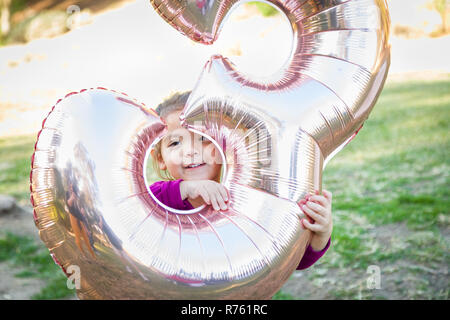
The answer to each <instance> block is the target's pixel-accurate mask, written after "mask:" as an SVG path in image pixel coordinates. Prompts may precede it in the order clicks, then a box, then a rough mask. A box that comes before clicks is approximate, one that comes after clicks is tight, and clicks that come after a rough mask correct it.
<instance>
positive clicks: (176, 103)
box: [152, 91, 191, 180]
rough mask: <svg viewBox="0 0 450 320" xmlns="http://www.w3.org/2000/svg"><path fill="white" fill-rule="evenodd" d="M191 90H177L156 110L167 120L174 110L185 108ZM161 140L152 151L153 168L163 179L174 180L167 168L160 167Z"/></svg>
mask: <svg viewBox="0 0 450 320" xmlns="http://www.w3.org/2000/svg"><path fill="white" fill-rule="evenodd" d="M190 94H191V91H185V92H176V93H174V94H172V95H170V96H169V97H167V98H166V99H164V101H163V102H162V103H160V104H159V105H158V106H157V107H156V109H155V111H156V113H157V114H158V115H159V116H160V117H161V118H162V119H163V120H166V118H167V116H168V115H169V114H171V113H172V112H174V111H179V110H183V109H184V106H185V105H186V102H187V100H188V98H189V95H190ZM161 141H162V140H160V141H159V142H158V143H157V144H156V145H155V147H154V150H155V152H152V158H153V161H152V165H153V170H154V171H155V172H156V174H157V175H158V176H159V177H160V178H161V179H163V180H174V178H173V177H172V176H171V175H170V173H169V172H168V171H167V170H161V169H160V168H159V161H160V159H161V158H162V155H161Z"/></svg>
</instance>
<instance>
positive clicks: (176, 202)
mask: <svg viewBox="0 0 450 320" xmlns="http://www.w3.org/2000/svg"><path fill="white" fill-rule="evenodd" d="M182 181H183V180H182V179H179V180H171V181H158V182H155V183H153V184H152V185H151V186H150V190H151V192H152V193H153V195H154V196H155V197H156V198H157V199H158V200H159V201H161V202H162V203H164V204H165V205H166V206H168V207H171V208H174V209H177V210H191V209H194V208H193V207H192V205H191V204H190V203H189V202H188V201H183V198H182V197H181V193H180V183H181V182H182Z"/></svg>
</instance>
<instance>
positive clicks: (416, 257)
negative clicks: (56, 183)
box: [0, 76, 450, 299]
mask: <svg viewBox="0 0 450 320" xmlns="http://www.w3.org/2000/svg"><path fill="white" fill-rule="evenodd" d="M449 122H450V76H449V77H448V78H447V79H446V80H439V81H414V80H411V81H408V82H402V83H394V82H393V83H388V85H387V86H386V87H385V89H384V91H383V93H382V95H381V97H380V99H379V101H378V104H377V106H376V107H375V109H374V111H373V112H372V113H371V115H370V117H369V119H368V120H367V121H366V123H365V125H364V128H363V129H362V130H361V131H360V133H359V134H358V136H357V137H356V139H355V140H353V141H352V142H351V143H350V144H349V145H348V146H347V147H346V148H344V150H343V151H342V152H341V153H339V154H338V155H337V156H336V158H334V159H333V160H332V161H331V162H330V163H329V165H328V167H327V168H326V170H325V172H324V179H323V184H324V188H326V189H328V190H330V191H332V192H333V196H334V200H333V219H334V231H333V236H332V246H331V248H330V249H329V250H328V252H327V254H326V255H325V256H324V257H323V258H322V259H321V260H320V261H319V262H318V263H316V265H314V266H313V267H311V268H310V269H308V270H305V271H303V274H304V277H302V278H304V279H306V280H302V281H307V284H308V285H309V288H312V289H314V290H315V291H319V292H321V294H320V295H318V296H320V297H323V298H327V299H392V298H397V299H448V293H449V292H448V277H447V273H446V272H447V271H446V270H447V268H448V265H449V264H450V260H449V254H448V252H449V250H448V249H449V238H448V230H449V223H450V217H449V207H450V204H449V186H450V181H449V180H450V179H449V178H450V176H449V172H450V161H449V158H450V154H449V150H450V141H449V138H448V136H449V135H448V132H449V128H450V123H449ZM34 142H35V136H31V137H30V136H27V137H16V138H8V139H0V193H3V194H9V195H12V196H14V197H15V198H17V199H18V200H19V201H20V203H21V204H25V205H28V203H29V200H28V199H29V184H28V179H29V170H30V156H31V154H32V152H33V145H34ZM0 241H3V242H1V243H0V247H2V248H3V247H4V246H10V245H11V243H13V244H14V243H16V245H13V247H12V248H19V249H17V250H15V251H14V250H13V249H11V250H13V251H11V250H10V251H7V252H5V253H4V254H2V255H1V256H0V260H3V261H9V262H10V263H15V264H21V265H30V263H32V264H33V265H34V264H37V265H41V266H42V268H43V269H42V270H43V271H42V272H41V271H39V272H40V273H42V274H36V273H33V272H31V271H23V272H22V273H21V274H19V276H31V277H43V276H45V277H47V275H46V274H47V273H46V272H47V271H48V270H54V269H48V268H54V267H55V265H54V264H53V261H52V260H51V259H50V258H48V259H45V258H44V256H45V255H46V254H45V253H46V251H45V250H44V249H45V247H44V245H43V244H42V243H38V244H35V243H31V242H30V241H29V239H28V240H27V239H23V238H20V237H17V236H14V235H8V236H7V237H6V238H3V239H0ZM4 243H5V245H4ZM22 247H23V248H24V249H23V250H22V249H20V248H22ZM8 250H9V249H8ZM42 250H44V251H42ZM30 260H31V261H32V262H30ZM369 266H378V267H379V268H380V270H381V277H382V278H381V279H382V280H381V286H382V289H381V290H373V289H368V288H367V285H366V280H367V278H368V273H367V268H368V267H369ZM36 269H37V270H41V269H39V268H35V270H36ZM45 270H47V271H45ZM46 279H48V281H49V287H48V288H46V289H45V290H43V292H42V293H41V294H40V295H38V296H36V298H58V297H63V296H64V295H67V294H72V292H71V291H69V290H64V289H61V287H63V286H65V278H64V275H63V274H62V272H61V271H59V272H53V275H48V278H46ZM55 283H59V285H55ZM54 287H57V288H58V289H52V288H54ZM305 291H308V290H305ZM311 292H312V291H311ZM315 297H317V296H314V295H312V294H309V293H308V292H304V293H302V294H296V295H295V296H294V295H292V294H289V293H286V292H281V291H280V292H279V293H278V294H277V295H276V296H275V297H274V299H308V298H315Z"/></svg>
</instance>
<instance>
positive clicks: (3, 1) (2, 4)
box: [0, 0, 11, 36]
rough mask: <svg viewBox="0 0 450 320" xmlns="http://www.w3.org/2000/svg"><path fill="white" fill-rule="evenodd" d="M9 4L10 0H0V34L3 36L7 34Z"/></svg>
mask: <svg viewBox="0 0 450 320" xmlns="http://www.w3.org/2000/svg"><path fill="white" fill-rule="evenodd" d="M10 5H11V0H0V10H1V12H0V29H1V35H2V36H4V35H6V34H8V32H9V29H10V24H9V6H10Z"/></svg>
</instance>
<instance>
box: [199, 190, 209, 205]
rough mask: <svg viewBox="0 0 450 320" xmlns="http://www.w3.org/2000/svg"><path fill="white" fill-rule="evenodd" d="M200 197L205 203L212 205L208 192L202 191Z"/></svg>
mask: <svg viewBox="0 0 450 320" xmlns="http://www.w3.org/2000/svg"><path fill="white" fill-rule="evenodd" d="M199 193H200V196H201V197H202V198H203V201H205V203H206V204H208V205H210V204H211V199H210V197H209V194H208V192H207V191H206V190H205V189H201V190H200V191H199Z"/></svg>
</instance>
